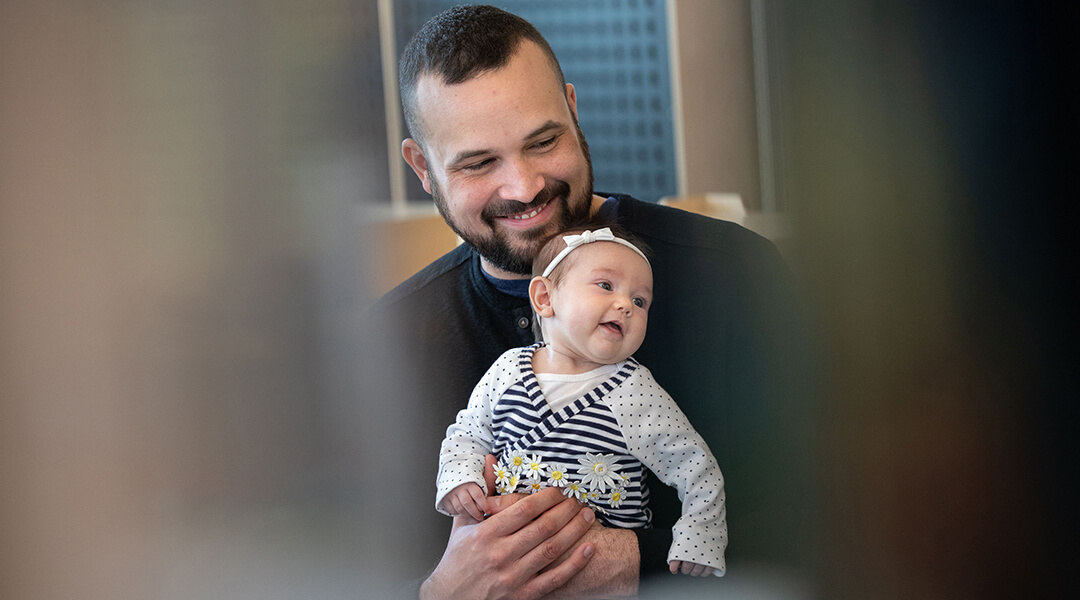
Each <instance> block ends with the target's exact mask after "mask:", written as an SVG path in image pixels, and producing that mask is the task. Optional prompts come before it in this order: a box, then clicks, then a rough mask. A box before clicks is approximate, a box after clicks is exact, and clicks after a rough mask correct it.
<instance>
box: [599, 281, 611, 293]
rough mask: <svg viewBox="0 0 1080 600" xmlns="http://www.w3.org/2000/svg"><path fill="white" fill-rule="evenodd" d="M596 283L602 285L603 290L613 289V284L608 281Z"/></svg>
mask: <svg viewBox="0 0 1080 600" xmlns="http://www.w3.org/2000/svg"><path fill="white" fill-rule="evenodd" d="M596 285H598V286H600V289H602V290H607V291H609V292H610V291H611V284H610V283H608V282H606V281H601V282H600V283H598V284H596Z"/></svg>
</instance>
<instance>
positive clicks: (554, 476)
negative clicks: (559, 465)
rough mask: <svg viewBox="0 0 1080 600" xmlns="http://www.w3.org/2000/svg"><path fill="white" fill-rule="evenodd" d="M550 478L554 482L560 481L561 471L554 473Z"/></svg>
mask: <svg viewBox="0 0 1080 600" xmlns="http://www.w3.org/2000/svg"><path fill="white" fill-rule="evenodd" d="M551 478H552V479H554V480H555V481H558V480H560V479H562V471H555V472H554V473H552V474H551Z"/></svg>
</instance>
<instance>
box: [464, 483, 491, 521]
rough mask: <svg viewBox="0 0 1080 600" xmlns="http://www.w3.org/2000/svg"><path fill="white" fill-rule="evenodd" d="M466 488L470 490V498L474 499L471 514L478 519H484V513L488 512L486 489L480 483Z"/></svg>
mask: <svg viewBox="0 0 1080 600" xmlns="http://www.w3.org/2000/svg"><path fill="white" fill-rule="evenodd" d="M465 489H466V490H467V491H468V492H469V499H471V500H472V505H471V506H470V509H471V510H469V514H470V515H472V517H473V518H474V519H476V520H477V521H483V520H484V515H486V514H487V512H488V505H487V496H486V495H485V494H484V490H482V489H480V486H478V485H470V486H468V487H467V488H465Z"/></svg>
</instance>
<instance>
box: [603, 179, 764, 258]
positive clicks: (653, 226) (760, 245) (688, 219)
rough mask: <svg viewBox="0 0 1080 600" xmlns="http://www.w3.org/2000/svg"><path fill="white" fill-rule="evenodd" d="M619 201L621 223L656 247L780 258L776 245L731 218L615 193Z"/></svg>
mask: <svg viewBox="0 0 1080 600" xmlns="http://www.w3.org/2000/svg"><path fill="white" fill-rule="evenodd" d="M612 196H614V197H615V198H617V199H618V200H619V209H618V220H619V224H620V225H622V226H623V227H625V228H626V229H627V230H629V231H630V232H632V233H633V234H634V235H636V236H638V237H640V238H642V239H643V240H644V241H645V243H647V244H649V245H650V246H653V247H654V250H656V249H657V248H656V246H657V245H658V244H660V245H663V246H665V247H676V248H686V249H698V250H702V249H705V250H714V251H718V252H724V253H727V254H732V255H736V256H743V257H750V256H755V255H767V256H769V257H777V256H778V254H779V253H778V252H777V250H776V246H775V245H774V244H773V243H772V242H771V241H769V240H768V239H766V238H764V237H762V236H761V235H759V234H757V233H755V232H753V231H751V230H749V229H747V228H745V227H743V226H742V225H739V224H737V223H733V222H731V221H724V220H721V219H714V218H712V217H707V216H704V215H699V214H697V213H692V212H689V211H685V210H681V209H678V208H673V207H670V206H663V205H661V204H654V203H651V202H644V201H642V200H638V199H636V198H633V197H630V196H625V195H619V194H612Z"/></svg>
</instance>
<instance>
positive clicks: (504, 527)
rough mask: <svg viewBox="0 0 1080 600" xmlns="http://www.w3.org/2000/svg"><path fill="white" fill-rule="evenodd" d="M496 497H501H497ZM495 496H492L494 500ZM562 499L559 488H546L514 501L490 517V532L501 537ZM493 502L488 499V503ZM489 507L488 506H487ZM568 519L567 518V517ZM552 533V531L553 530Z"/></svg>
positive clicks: (522, 525) (524, 524)
mask: <svg viewBox="0 0 1080 600" xmlns="http://www.w3.org/2000/svg"><path fill="white" fill-rule="evenodd" d="M498 498H501V496H500V497H498ZM496 499H497V498H492V500H496ZM562 500H563V495H562V492H560V491H559V488H547V489H546V490H543V491H541V492H537V493H535V494H533V495H531V496H528V497H526V498H522V499H521V500H519V501H517V502H514V503H513V506H510V507H508V508H502V509H501V511H500V512H499V514H497V515H495V517H493V518H492V519H491V521H492V524H493V525H492V527H493V528H494V529H493V530H492V531H491V533H492V535H494V536H496V537H503V536H507V535H510V534H512V533H514V532H515V531H517V530H519V529H521V528H522V527H525V526H526V525H528V524H530V523H531V522H532V520H533V519H535V518H536V517H538V516H540V515H541V514H543V513H545V512H547V510H548V509H549V508H551V507H553V506H557V505H558V504H559V503H560V502H562ZM490 504H493V502H490V501H489V505H490ZM489 509H490V506H489ZM567 520H569V519H567ZM553 533H554V532H553Z"/></svg>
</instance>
